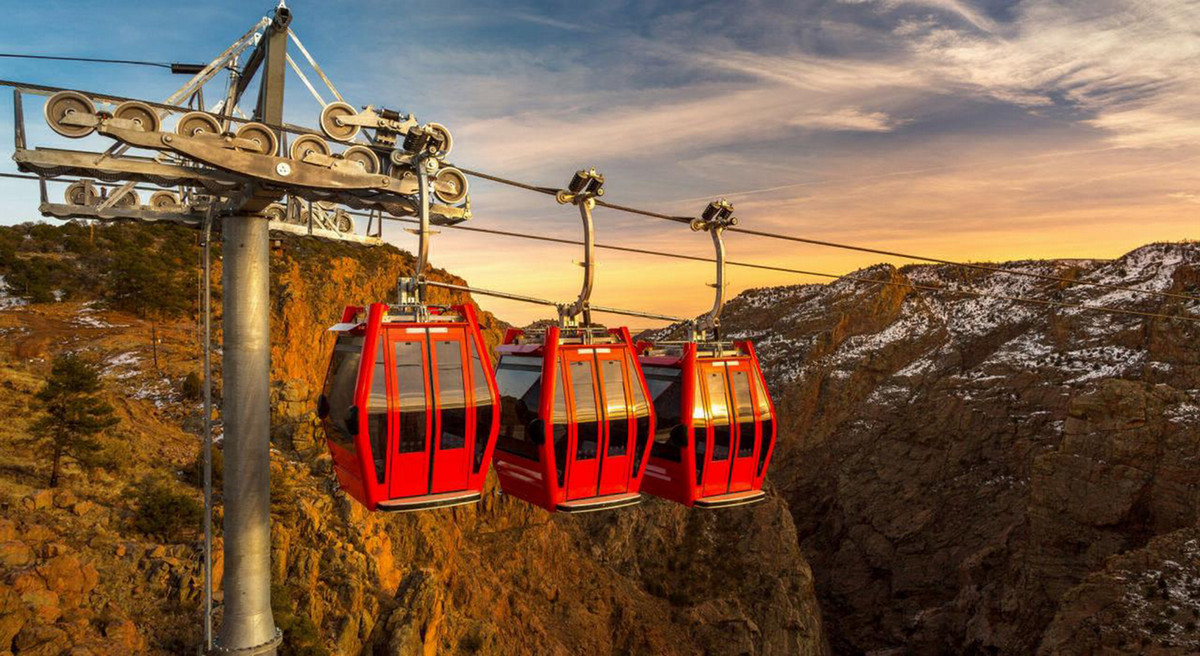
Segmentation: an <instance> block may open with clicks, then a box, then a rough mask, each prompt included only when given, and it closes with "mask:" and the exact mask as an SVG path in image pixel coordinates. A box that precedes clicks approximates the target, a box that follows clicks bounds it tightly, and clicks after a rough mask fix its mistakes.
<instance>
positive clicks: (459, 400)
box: [426, 327, 475, 494]
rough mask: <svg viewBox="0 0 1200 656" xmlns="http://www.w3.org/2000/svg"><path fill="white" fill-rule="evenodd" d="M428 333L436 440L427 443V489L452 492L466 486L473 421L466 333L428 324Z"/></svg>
mask: <svg viewBox="0 0 1200 656" xmlns="http://www.w3.org/2000/svg"><path fill="white" fill-rule="evenodd" d="M426 330H427V331H428V333H429V352H430V355H431V359H430V371H431V372H432V374H433V375H432V376H431V380H430V383H431V385H432V389H434V390H436V393H435V394H434V395H433V396H434V398H435V399H436V402H435V403H434V407H435V410H436V415H437V418H438V419H437V432H435V433H434V434H435V435H437V436H438V437H437V439H436V440H432V444H430V454H429V492H430V493H432V494H438V493H440V492H454V491H458V490H465V489H467V476H468V475H469V474H470V462H471V459H470V457H469V455H468V451H469V448H468V445H470V444H473V443H474V440H469V439H468V437H469V436H471V435H472V434H473V432H472V431H471V430H470V429H471V428H472V427H473V423H474V421H475V417H474V413H473V412H468V411H467V410H468V407H469V406H470V404H469V403H468V398H467V394H468V391H467V381H466V377H465V371H466V369H467V367H466V366H465V365H466V364H467V363H469V362H470V360H469V359H468V358H469V356H468V353H467V344H466V339H465V337H466V335H465V333H464V331H463V330H462V329H461V328H458V327H432V328H427V329H426Z"/></svg>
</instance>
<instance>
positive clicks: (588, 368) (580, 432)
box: [571, 362, 599, 460]
mask: <svg viewBox="0 0 1200 656" xmlns="http://www.w3.org/2000/svg"><path fill="white" fill-rule="evenodd" d="M571 391H572V392H573V394H574V397H575V431H576V433H575V458H576V459H579V460H590V459H592V458H595V457H596V455H597V451H598V450H599V433H598V430H597V428H598V427H597V423H596V422H597V419H598V417H597V412H596V391H595V383H593V381H592V363H591V362H572V363H571Z"/></svg>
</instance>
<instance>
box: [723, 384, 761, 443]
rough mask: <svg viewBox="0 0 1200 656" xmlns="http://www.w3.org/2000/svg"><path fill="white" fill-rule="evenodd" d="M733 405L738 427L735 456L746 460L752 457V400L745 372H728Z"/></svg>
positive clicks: (753, 437)
mask: <svg viewBox="0 0 1200 656" xmlns="http://www.w3.org/2000/svg"><path fill="white" fill-rule="evenodd" d="M729 381H730V383H732V385H731V387H732V391H733V405H734V408H735V409H736V411H737V412H736V418H737V425H738V445H737V455H738V457H739V458H748V457H750V456H752V455H754V439H755V435H754V400H753V399H751V398H750V379H749V377H748V376H746V372H745V371H739V370H736V369H733V370H730V372H729Z"/></svg>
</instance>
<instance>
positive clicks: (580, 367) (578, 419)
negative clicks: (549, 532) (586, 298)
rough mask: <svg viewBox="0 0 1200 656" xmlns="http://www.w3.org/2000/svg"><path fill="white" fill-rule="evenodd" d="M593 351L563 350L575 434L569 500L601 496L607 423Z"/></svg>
mask: <svg viewBox="0 0 1200 656" xmlns="http://www.w3.org/2000/svg"><path fill="white" fill-rule="evenodd" d="M592 352H593V349H590V348H586V349H563V350H562V361H563V365H564V367H565V369H566V372H567V390H565V391H566V392H567V394H568V397H567V406H568V407H569V408H571V410H572V416H571V425H572V429H573V430H572V433H573V435H572V436H571V438H572V439H571V440H570V443H569V445H570V448H569V449H568V453H567V458H568V461H569V462H568V466H567V481H566V482H567V500H568V501H570V500H574V499H586V498H590V497H595V496H597V490H598V488H599V484H600V462H601V458H600V454H601V448H602V446H603V441H604V435H603V433H604V431H603V430H602V428H603V422H602V421H601V416H600V413H599V400H598V398H597V394H596V392H597V386H596V371H595V357H594V356H593V354H592Z"/></svg>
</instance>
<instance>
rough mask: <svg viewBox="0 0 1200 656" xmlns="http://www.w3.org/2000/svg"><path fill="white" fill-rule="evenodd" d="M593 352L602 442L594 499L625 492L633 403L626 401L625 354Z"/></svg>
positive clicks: (620, 351)
mask: <svg viewBox="0 0 1200 656" xmlns="http://www.w3.org/2000/svg"><path fill="white" fill-rule="evenodd" d="M595 351H596V353H595V357H596V359H595V362H596V369H597V373H598V374H599V375H598V376H596V378H597V379H598V380H599V382H600V389H601V392H600V398H601V399H603V401H604V402H603V403H602V404H601V406H600V407H601V410H602V411H603V417H604V421H603V425H604V427H605V439H604V449H603V450H602V451H601V453H600V472H599V478H600V484H599V486H598V488H597V490H596V494H597V496H602V495H606V494H620V493H622V492H626V491H628V490H629V477H630V475H631V474H632V469H633V457H632V453H633V451H634V449H635V446H636V445H635V442H636V434H634V432H633V431H634V421H635V419H633V418H632V417H630V415H631V414H633V413H632V412H631V411H632V410H633V403H631V402H630V401H629V397H630V394H631V390H630V389H629V388H628V385H627V383H628V382H629V380H630V376H629V372H627V371H626V370H625V351H624V350H623V349H617V350H614V349H607V348H597V349H596V350H595Z"/></svg>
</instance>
